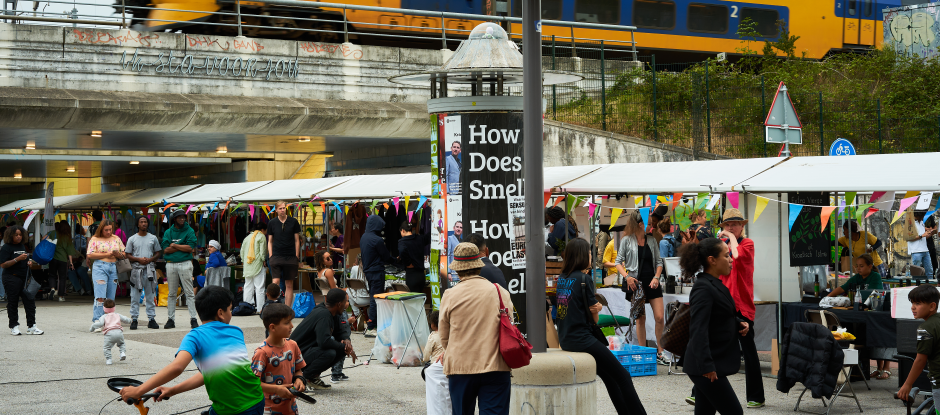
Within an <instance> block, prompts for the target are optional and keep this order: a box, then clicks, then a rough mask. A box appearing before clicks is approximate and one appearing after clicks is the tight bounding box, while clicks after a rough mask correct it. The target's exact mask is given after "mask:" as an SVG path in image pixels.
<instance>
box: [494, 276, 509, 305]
mask: <svg viewBox="0 0 940 415" xmlns="http://www.w3.org/2000/svg"><path fill="white" fill-rule="evenodd" d="M493 286H494V287H495V288H496V295H497V296H498V297H499V309H500V310H505V309H506V306H505V305H503V293H501V292H499V284H497V283H495V282H494V283H493Z"/></svg>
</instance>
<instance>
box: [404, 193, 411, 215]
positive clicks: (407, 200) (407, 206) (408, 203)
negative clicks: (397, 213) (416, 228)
mask: <svg viewBox="0 0 940 415" xmlns="http://www.w3.org/2000/svg"><path fill="white" fill-rule="evenodd" d="M410 208H411V195H407V196H405V212H407V211H409V210H411V209H410ZM408 220H409V221H410V220H411V217H409V218H408Z"/></svg>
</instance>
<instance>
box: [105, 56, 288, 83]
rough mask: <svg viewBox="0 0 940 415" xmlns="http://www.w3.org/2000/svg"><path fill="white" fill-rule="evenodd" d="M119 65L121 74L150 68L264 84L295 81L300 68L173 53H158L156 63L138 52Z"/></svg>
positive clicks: (281, 63)
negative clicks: (259, 78) (260, 79)
mask: <svg viewBox="0 0 940 415" xmlns="http://www.w3.org/2000/svg"><path fill="white" fill-rule="evenodd" d="M200 62H201V63H200ZM119 64H120V65H121V69H122V70H125V71H126V70H130V71H134V72H141V71H143V70H144V69H147V68H153V71H154V72H156V73H158V74H163V75H169V74H181V75H193V74H200V73H202V72H203V71H205V74H206V75H218V76H229V77H247V78H254V77H257V76H259V74H261V75H263V76H264V79H265V80H270V79H272V78H282V77H287V78H297V72H298V70H299V67H300V65H299V62H298V60H297V59H293V60H291V59H277V60H275V59H267V61H265V60H259V59H255V58H245V59H242V57H241V56H232V57H228V56H222V57H219V56H215V57H208V56H206V57H205V58H202V59H200V58H196V57H194V56H193V55H189V54H183V53H180V54H179V55H174V54H173V51H170V52H169V53H167V52H161V53H160V54H159V55H158V56H157V57H156V59H148V60H144V57H143V56H140V54H139V50H137V49H135V50H134V54H133V55H132V56H131V57H130V59H128V57H127V52H126V51H125V52H123V53H122V54H121V61H120V63H119Z"/></svg>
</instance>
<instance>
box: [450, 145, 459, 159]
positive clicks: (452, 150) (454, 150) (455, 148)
mask: <svg viewBox="0 0 940 415" xmlns="http://www.w3.org/2000/svg"><path fill="white" fill-rule="evenodd" d="M450 154H453V155H455V156H459V155H460V143H458V142H456V141H454V143H453V144H451V145H450Z"/></svg>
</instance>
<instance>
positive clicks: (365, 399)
mask: <svg viewBox="0 0 940 415" xmlns="http://www.w3.org/2000/svg"><path fill="white" fill-rule="evenodd" d="M37 305H38V310H37V320H38V325H39V327H40V328H41V329H42V330H45V334H44V335H42V336H28V335H25V334H24V335H22V336H19V337H13V336H11V335H9V331H6V332H3V333H2V334H0V356H2V359H0V360H2V362H3V369H0V414H97V413H98V412H99V410H101V408H102V406H104V405H105V404H107V403H108V402H109V401H110V400H114V398H115V397H117V394H115V393H114V392H111V391H110V390H109V389H108V388H107V386H106V384H105V381H106V379H107V378H108V377H116V376H122V377H132V378H137V379H141V380H143V379H146V378H147V377H149V375H151V374H153V373H155V372H156V371H157V370H159V369H160V368H162V367H163V366H164V365H166V364H167V363H169V362H170V361H171V360H172V359H173V356H174V354H175V352H176V347H177V346H178V345H179V342H180V340H181V339H182V338H183V336H184V335H185V334H186V332H188V331H189V328H188V327H189V324H188V323H189V322H188V316H187V311H186V308H185V307H182V308H177V326H178V327H180V328H176V329H172V330H164V329H159V330H151V329H147V328H146V321H141V329H139V330H137V331H131V330H129V329H127V328H125V338H126V339H127V355H128V358H127V360H126V361H123V362H122V361H118V360H115V362H114V365H112V366H106V365H105V364H104V356H103V354H102V349H101V345H102V335H101V334H100V333H95V334H92V333H89V332H88V327H89V325H90V324H91V314H92V309H91V298H90V297H77V296H73V297H70V298H69V301H68V302H61V303H60V302H49V301H40V302H38V303H37ZM142 308H143V307H142ZM117 309H118V312H120V313H122V314H124V315H128V316H129V314H130V313H129V306H128V305H127V300H126V299H124V301H123V303H122V302H121V301H118V307H117ZM141 311H143V310H141ZM0 315H2V316H0V319H3V320H4V322H6V319H7V316H6V315H5V311H3V312H0ZM20 318H21V319H24V318H25V314H24V310H23V309H22V306H21V308H20ZM157 321H158V322H159V323H161V326H162V323H164V322H165V321H166V309H165V308H160V307H158V308H157ZM299 322H300V320H295V322H294V324H295V325H296V324H299ZM21 323H23V324H24V325H25V321H24V320H21ZM232 324H234V325H237V326H239V327H241V328H242V329H243V330H244V331H245V337H246V343H247V344H248V348H249V352H253V350H254V348H255V347H256V346H257V345H258V344H259V343H260V342H261V341H262V340H263V336H264V331H263V330H264V329H263V328H262V324H261V319H259V318H258V317H257V316H250V317H235V318H233V319H232ZM21 328H22V329H23V330H24V331H25V327H21ZM370 340H372V339H365V338H364V337H363V336H362V335H361V334H353V346H354V347H355V350H356V351H357V353H359V354H360V355H368V350H369V349H370V348H371V345H372V342H371V341H370ZM114 354H115V356H117V351H116V350H115V352H114ZM346 365H347V367H348V368H347V369H346V374H347V375H348V376H349V377H350V381H348V382H342V383H340V384H337V385H334V386H333V388H332V389H331V390H328V391H317V392H316V393H315V396H316V398H317V400H318V401H319V402H318V403H317V404H316V405H313V406H311V405H308V404H306V403H300V404H299V406H300V410H301V413H308V414H309V413H321V414H327V413H328V414H383V413H386V414H387V413H396V414H421V413H424V412H425V399H424V383H423V381H422V380H421V376H420V368H404V367H403V368H401V369H395V367H394V366H392V365H387V364H376V363H375V362H373V364H372V365H368V366H360V365H356V366H353V365H352V362H351V361H350V360H349V359H347V361H346ZM350 366H352V367H350ZM190 369H195V366H194V365H190ZM665 369H666V368H665V367H662V366H661V367H660V370H659V375H657V376H648V377H640V378H634V384H635V386H636V388H637V391H638V392H639V395H640V398H641V399H642V400H643V403H644V405H645V407H646V410H647V412H648V413H650V414H691V413H692V412H693V407H692V406H689V405H687V404H686V403H685V402H684V400H683V398H685V397H686V396H687V395H688V392H689V390H690V388H691V382H690V381H689V379H688V378H687V377H686V376H685V375H678V376H677V375H667V374H666V370H665ZM763 369H764V372H765V373H769V372H770V367H769V363H765V364H764V368H763ZM189 374H190V373H184V375H183V376H187V375H189ZM327 374H328V372H327ZM895 376H896V374H895V375H893V376H892V377H891V379H889V380H874V381H871V384H872V390H871V391H868V390H867V389H866V388H865V385H864V384H863V383H861V382H857V383H854V384H853V386H854V387H855V389H856V391H858V392H859V397H860V400H861V402H862V408H863V409H864V410H865V413H866V414H903V413H905V411H904V408H903V407H902V406H900V404H899V403H898V402H899V401H896V400H894V399H892V398H891V394H892V392H894V391H895V390H896V388H897V378H896V377H895ZM731 383H732V385H733V386H734V388H735V390H736V391H737V393H738V398H739V399H741V400H742V402H743V401H744V375H735V376H733V377H732V378H731ZM775 385H776V380H775V379H772V378H764V390H765V391H766V394H767V407H765V408H762V409H745V413H753V414H789V413H793V412H792V411H793V406H794V404H795V403H796V399H797V396H798V395H799V392H800V391H801V390H802V388H800V387H799V385H798V386H797V387H796V388H794V391H791V393H790V394H789V395H786V394H783V393H780V392H777V390H776V387H775ZM208 404H209V401H208V397H207V396H206V394H205V392H204V391H203V390H201V389H197V390H194V391H191V392H189V393H186V394H183V395H178V396H175V397H173V398H172V399H171V400H169V401H164V402H159V403H150V404H149V406H150V407H151V408H152V409H151V412H150V414H151V415H166V414H174V413H177V412H181V411H186V410H189V409H193V408H197V407H200V406H204V405H208ZM811 405H812V406H811V407H810V408H811V409H816V410H818V409H821V408H822V405H821V404H819V401H816V402H812V403H811ZM597 407H598V413H601V414H614V413H616V412H615V411H614V409H613V405H612V404H611V402H610V399H609V398H608V397H607V391H606V389H605V388H604V386H603V383H602V382H600V380H599V379H598V384H597ZM836 407H837V408H836V409H837V410H836V411H833V413H836V414H852V413H858V412H857V409H856V407H855V404H854V401H851V400H848V399H847V400H842V399H841V398H840V400H839V401H837V402H836ZM200 412H201V411H196V412H191V413H195V414H199V413H200ZM102 413H104V414H116V415H123V414H127V415H131V414H137V411H136V410H135V409H134V408H133V407H129V406H127V405H125V404H122V403H120V402H113V403H111V404H109V405H108V406H107V407H106V408H105V409H104V411H103V412H102Z"/></svg>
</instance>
